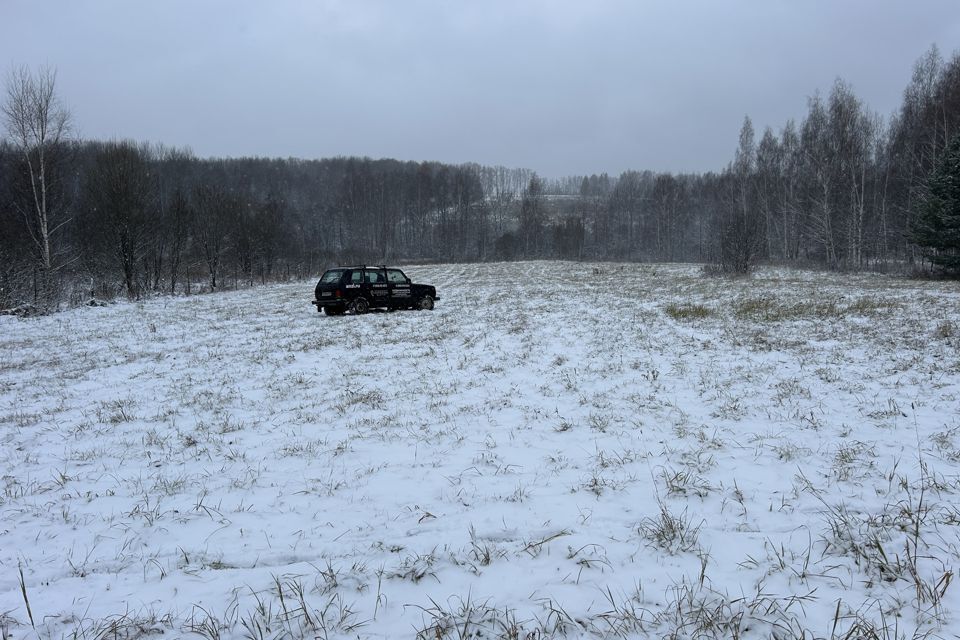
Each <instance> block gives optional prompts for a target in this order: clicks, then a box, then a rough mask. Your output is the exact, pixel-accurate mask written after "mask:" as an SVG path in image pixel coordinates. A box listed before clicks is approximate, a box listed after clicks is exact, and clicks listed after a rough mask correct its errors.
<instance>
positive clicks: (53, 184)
mask: <svg viewBox="0 0 960 640" xmlns="http://www.w3.org/2000/svg"><path fill="white" fill-rule="evenodd" d="M56 84H57V74H56V71H54V70H53V69H50V68H42V69H40V70H39V71H38V72H37V73H35V74H34V73H31V71H30V70H29V69H28V68H27V67H19V68H17V69H15V70H13V71H12V72H11V73H10V74H9V76H8V77H7V83H6V99H5V101H4V102H3V104H2V106H0V112H2V116H3V122H4V125H5V127H6V130H7V135H8V137H9V139H10V143H11V144H12V146H13V147H14V148H15V149H16V151H17V154H18V156H19V157H20V162H21V164H22V165H23V166H24V168H25V173H26V178H27V181H28V187H27V189H26V197H24V198H22V199H21V201H20V202H18V208H19V209H20V211H21V213H22V215H23V219H24V222H25V223H26V227H27V231H28V232H29V234H30V238H31V239H32V241H33V244H34V245H35V248H36V257H37V261H38V266H39V269H40V287H39V289H40V290H39V291H38V294H39V298H40V300H39V301H40V302H42V303H43V304H44V305H45V306H49V305H51V304H52V303H53V302H54V298H55V296H56V293H55V289H56V287H55V286H54V271H55V270H56V268H57V267H58V266H59V265H57V264H56V262H55V258H56V252H55V245H54V242H55V238H56V235H57V232H58V231H60V230H61V229H62V228H63V226H64V225H66V224H67V223H68V222H69V219H68V218H67V217H66V212H65V210H64V209H65V208H64V207H63V206H62V205H61V204H60V203H58V202H57V201H56V198H55V192H56V189H57V186H58V185H57V172H56V166H55V165H56V162H57V160H58V157H57V156H58V154H59V153H61V152H62V147H63V144H64V143H65V142H66V141H67V138H68V136H69V134H70V112H69V111H68V110H67V109H66V108H65V107H64V106H63V105H62V104H61V102H60V99H59V97H58V96H57V92H56Z"/></svg>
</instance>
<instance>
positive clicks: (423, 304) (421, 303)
mask: <svg viewBox="0 0 960 640" xmlns="http://www.w3.org/2000/svg"><path fill="white" fill-rule="evenodd" d="M417 309H420V310H421V311H433V298H431V297H430V296H423V297H422V298H420V299H419V300H417Z"/></svg>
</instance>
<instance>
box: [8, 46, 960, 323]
mask: <svg viewBox="0 0 960 640" xmlns="http://www.w3.org/2000/svg"><path fill="white" fill-rule="evenodd" d="M55 85H56V76H55V73H54V72H52V71H50V70H40V71H39V72H31V71H30V70H28V69H26V68H21V69H17V70H14V71H13V72H12V73H11V74H10V75H9V76H8V79H7V83H6V90H7V91H6V96H5V100H4V102H3V104H2V115H3V118H4V124H5V133H6V136H5V138H4V139H3V140H2V141H0V309H9V308H14V307H18V306H23V305H32V307H34V308H36V309H39V310H44V309H50V308H53V307H56V306H57V305H59V304H62V303H71V302H72V303H79V302H82V301H84V300H86V299H88V298H102V297H112V296H115V295H126V296H128V297H131V298H136V297H139V296H141V295H144V294H147V293H150V292H159V291H168V292H173V293H179V292H185V293H190V292H193V291H198V290H217V289H221V288H224V287H237V286H240V285H248V284H251V283H254V282H267V281H272V280H278V279H288V278H300V277H306V276H309V275H313V274H316V273H317V272H319V271H322V270H323V269H324V268H325V267H327V266H328V265H330V264H333V263H338V262H339V263H343V262H369V263H374V262H383V261H387V262H398V261H447V262H449V261H478V260H515V259H528V258H562V259H597V260H604V259H622V260H640V261H684V262H702V263H708V264H711V265H713V266H714V267H715V268H716V269H718V270H722V271H729V272H745V271H748V270H749V269H750V268H751V267H752V266H753V265H755V264H757V263H759V262H770V263H781V264H793V265H815V266H821V267H826V268H831V269H879V270H901V271H902V270H916V269H918V268H920V267H922V266H923V265H924V264H929V263H931V262H932V263H936V264H940V265H950V264H953V263H952V262H951V261H950V259H949V258H950V257H951V256H955V255H956V253H957V252H956V247H955V246H951V245H950V244H949V243H947V244H944V242H943V238H944V237H948V236H949V235H950V234H949V233H947V234H944V233H943V232H942V228H941V227H937V226H936V225H937V224H940V223H941V222H942V220H939V219H934V218H931V216H930V215H929V211H930V210H931V209H930V206H931V205H930V202H932V199H931V198H932V196H931V194H932V193H933V191H931V185H933V184H935V181H934V180H933V179H932V177H933V176H934V174H935V173H937V171H938V170H939V169H940V168H941V166H942V165H943V163H944V162H946V161H947V158H948V156H949V153H948V150H949V148H950V144H951V142H952V141H953V140H954V138H955V137H956V136H957V135H958V133H960V126H958V125H960V55H958V54H954V55H953V56H952V57H951V58H950V59H949V60H944V59H943V58H942V57H941V55H940V54H939V52H938V51H937V49H936V48H932V49H931V50H930V51H928V52H927V53H926V54H925V55H924V56H923V57H922V58H921V59H920V60H918V61H917V63H916V65H915V67H914V73H913V77H912V79H911V81H910V83H909V84H908V86H907V87H906V89H905V90H904V94H903V103H902V105H901V106H900V108H899V109H898V110H897V112H896V113H895V114H893V115H892V116H891V117H889V118H888V119H884V118H882V117H880V116H879V115H878V114H876V113H874V112H872V111H871V110H870V109H869V107H868V106H867V105H865V104H864V103H863V101H862V100H860V99H859V98H858V97H857V96H856V94H855V93H854V91H853V89H852V88H851V87H850V86H849V85H848V84H846V83H845V82H843V81H842V80H837V82H836V83H835V84H834V85H833V87H832V88H831V89H830V91H829V93H828V94H827V95H826V96H821V95H819V94H817V95H814V96H813V97H812V98H810V100H809V102H808V105H807V111H806V114H805V115H804V117H803V118H802V120H800V121H799V122H794V121H789V122H787V123H785V124H784V125H783V126H782V127H781V128H780V129H779V131H774V130H773V129H771V128H767V129H765V130H764V131H763V132H762V133H761V134H760V135H759V136H758V135H757V134H756V132H755V131H754V128H753V124H752V122H751V120H750V118H749V117H747V118H745V119H744V122H743V125H742V127H741V130H740V135H739V142H738V144H737V147H736V151H735V154H734V157H733V159H732V160H731V161H730V163H729V164H728V165H727V166H726V167H724V168H722V169H720V170H718V171H716V172H707V173H703V174H670V173H656V172H652V171H626V172H624V173H622V174H620V175H619V176H616V177H612V176H609V175H606V174H601V175H591V176H572V177H567V178H563V179H559V180H544V179H541V178H540V177H539V176H537V174H536V173H534V172H533V171H530V170H528V169H509V168H505V167H485V166H480V165H476V164H464V165H449V164H442V163H438V162H402V161H397V160H372V159H369V158H328V159H322V160H299V159H271V158H239V159H210V158H197V157H195V156H194V155H193V154H192V153H190V152H189V150H184V149H176V148H168V147H163V146H160V145H147V144H141V143H136V142H132V141H126V140H121V141H82V140H77V139H75V138H74V137H73V136H72V135H71V133H72V130H73V128H72V122H71V118H70V113H69V110H67V109H66V108H65V107H64V106H63V104H62V103H61V102H60V100H59V97H58V96H57V94H56V89H55ZM941 173H942V171H941ZM941 182H943V180H941ZM946 184H949V180H947V182H946ZM941 192H944V193H945V191H944V190H943V188H941V189H940V191H937V193H941ZM940 202H941V209H940V210H943V211H946V212H947V213H946V214H944V215H954V216H955V215H956V214H951V213H950V212H951V211H952V210H951V209H950V205H949V202H948V204H947V205H942V202H943V199H942V198H941V200H940ZM944 206H946V209H944V208H943V207H944ZM941 218H942V216H941ZM937 229H940V231H939V232H938V231H937ZM931 230H932V231H931ZM925 232H926V235H924V233H925ZM933 239H935V240H936V241H937V242H939V244H936V243H935V242H933Z"/></svg>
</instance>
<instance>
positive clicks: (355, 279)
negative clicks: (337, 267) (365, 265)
mask: <svg viewBox="0 0 960 640" xmlns="http://www.w3.org/2000/svg"><path fill="white" fill-rule="evenodd" d="M350 282H352V283H354V284H359V283H361V282H363V271H352V272H351V273H350Z"/></svg>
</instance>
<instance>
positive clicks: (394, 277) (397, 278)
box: [387, 269, 407, 284]
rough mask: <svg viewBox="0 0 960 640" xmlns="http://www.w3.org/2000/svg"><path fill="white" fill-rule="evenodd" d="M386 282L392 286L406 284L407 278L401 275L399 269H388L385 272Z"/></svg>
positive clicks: (401, 272)
mask: <svg viewBox="0 0 960 640" xmlns="http://www.w3.org/2000/svg"><path fill="white" fill-rule="evenodd" d="M387 280H388V281H389V282H392V283H394V284H406V283H407V276H405V275H403V271H400V270H399V269H390V270H389V271H387Z"/></svg>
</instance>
